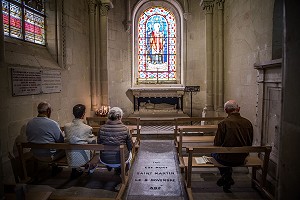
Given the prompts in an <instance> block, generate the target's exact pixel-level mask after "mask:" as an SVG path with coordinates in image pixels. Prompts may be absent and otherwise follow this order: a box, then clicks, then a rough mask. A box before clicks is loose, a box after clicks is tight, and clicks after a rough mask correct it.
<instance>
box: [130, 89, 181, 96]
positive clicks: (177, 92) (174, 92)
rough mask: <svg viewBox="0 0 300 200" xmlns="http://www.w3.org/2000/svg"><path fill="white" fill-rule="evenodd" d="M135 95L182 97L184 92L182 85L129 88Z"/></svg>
mask: <svg viewBox="0 0 300 200" xmlns="http://www.w3.org/2000/svg"><path fill="white" fill-rule="evenodd" d="M131 90H132V93H133V95H134V96H135V97H182V95H183V94H184V87H170V88H163V87H157V88H149V87H141V88H131Z"/></svg>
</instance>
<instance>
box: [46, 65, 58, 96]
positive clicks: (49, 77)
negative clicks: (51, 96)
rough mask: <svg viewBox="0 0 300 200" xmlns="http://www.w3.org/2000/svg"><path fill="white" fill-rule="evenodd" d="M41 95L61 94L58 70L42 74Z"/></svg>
mask: <svg viewBox="0 0 300 200" xmlns="http://www.w3.org/2000/svg"><path fill="white" fill-rule="evenodd" d="M42 91H43V93H55V92H61V73H60V71H58V70H47V71H45V70H44V71H43V73H42Z"/></svg>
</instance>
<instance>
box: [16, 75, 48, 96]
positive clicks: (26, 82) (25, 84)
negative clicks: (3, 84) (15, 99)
mask: <svg viewBox="0 0 300 200" xmlns="http://www.w3.org/2000/svg"><path fill="white" fill-rule="evenodd" d="M11 76H12V88H13V91H12V93H13V96H21V95H31V94H40V93H41V92H42V85H41V83H42V78H41V70H38V69H12V70H11Z"/></svg>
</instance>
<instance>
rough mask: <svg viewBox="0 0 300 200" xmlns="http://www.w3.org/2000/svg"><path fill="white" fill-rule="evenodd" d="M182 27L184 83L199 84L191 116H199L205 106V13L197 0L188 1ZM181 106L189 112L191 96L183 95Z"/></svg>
mask: <svg viewBox="0 0 300 200" xmlns="http://www.w3.org/2000/svg"><path fill="white" fill-rule="evenodd" d="M186 16H187V20H186V21H185V22H186V26H185V27H184V30H183V32H184V37H185V38H184V44H183V46H184V49H186V51H185V52H184V57H185V58H186V60H185V62H184V63H185V66H184V80H185V85H197V86H200V92H198V93H196V94H193V116H197V117H200V116H201V112H202V110H203V108H204V106H205V94H206V80H205V79H206V68H205V14H204V11H203V9H202V7H201V6H200V3H199V1H189V13H188V15H186ZM183 103H184V105H183V108H184V112H185V113H190V106H191V98H190V95H189V93H188V94H186V95H185V96H184V100H183Z"/></svg>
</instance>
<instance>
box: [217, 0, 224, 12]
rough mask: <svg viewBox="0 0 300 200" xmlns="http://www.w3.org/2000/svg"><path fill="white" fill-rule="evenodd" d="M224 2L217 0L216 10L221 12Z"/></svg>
mask: <svg viewBox="0 0 300 200" xmlns="http://www.w3.org/2000/svg"><path fill="white" fill-rule="evenodd" d="M224 2H225V0H217V2H216V3H217V5H218V9H219V10H223V9H224Z"/></svg>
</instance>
